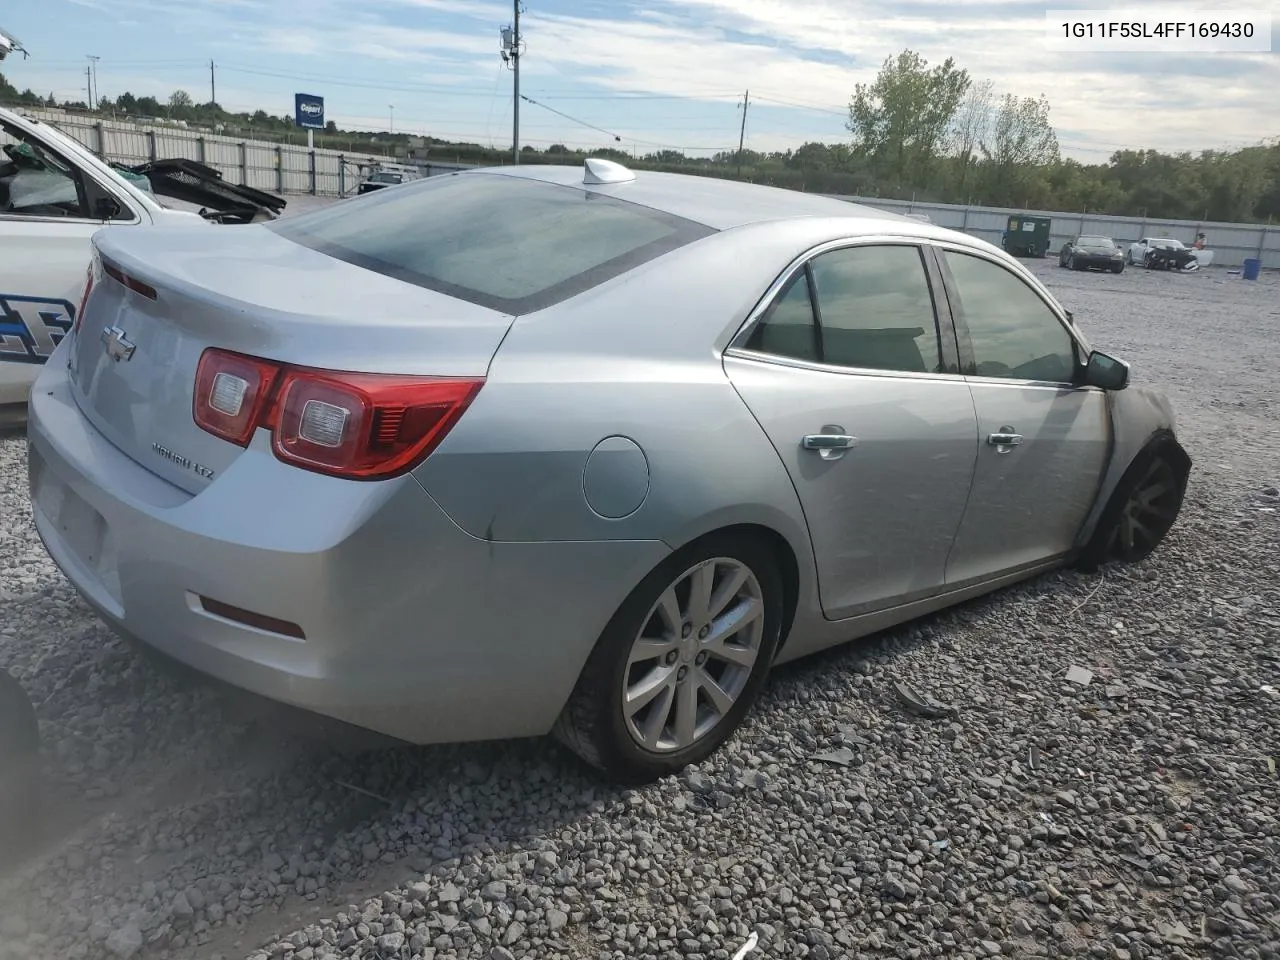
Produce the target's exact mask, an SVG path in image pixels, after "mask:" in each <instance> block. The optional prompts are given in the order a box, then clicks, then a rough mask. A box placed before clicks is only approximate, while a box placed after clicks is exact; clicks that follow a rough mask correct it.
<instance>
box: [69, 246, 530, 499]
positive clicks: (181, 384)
mask: <svg viewBox="0 0 1280 960" xmlns="http://www.w3.org/2000/svg"><path fill="white" fill-rule="evenodd" d="M94 247H95V248H96V250H97V253H98V255H99V256H100V257H101V258H102V260H103V261H104V263H107V264H111V265H112V266H113V267H115V268H116V269H118V270H119V271H120V272H122V273H123V274H125V275H126V276H128V277H130V278H132V279H134V280H136V281H140V282H141V283H142V284H145V285H149V286H151V287H153V288H154V290H155V298H154V299H151V298H150V297H149V296H147V295H145V294H144V293H140V292H137V291H135V290H133V289H129V288H127V287H126V286H124V285H123V284H122V283H120V282H119V281H118V280H116V279H114V278H112V277H111V276H109V275H108V274H106V273H105V272H103V273H100V275H99V278H98V280H97V282H96V283H95V285H94V288H93V291H92V293H91V295H90V298H89V301H88V303H87V304H86V307H85V310H84V315H83V317H82V319H81V325H80V330H79V332H78V333H77V334H76V336H75V337H74V339H73V342H72V344H71V348H70V349H71V357H70V367H71V379H72V383H73V390H74V394H75V397H76V401H77V403H78V404H79V406H80V408H81V410H82V411H83V412H84V414H85V416H86V417H87V418H88V419H89V420H90V421H91V422H92V423H93V424H94V426H95V427H97V429H98V430H99V431H100V432H101V433H102V434H103V435H104V436H106V437H107V439H108V440H110V441H111V442H112V443H113V444H115V445H116V446H117V447H118V448H120V450H122V451H123V452H124V453H126V454H128V455H129V456H130V457H132V458H133V459H134V460H136V461H137V462H138V463H140V464H141V465H142V466H144V467H146V468H147V469H148V470H151V471H152V472H153V473H156V474H157V475H159V476H162V477H164V478H165V479H166V480H168V481H169V482H171V483H173V484H175V485H177V486H179V487H181V488H182V489H184V490H186V491H188V492H189V493H198V492H199V491H200V490H202V489H204V487H205V486H207V485H208V484H209V483H210V482H212V481H213V480H214V479H216V478H217V476H218V475H220V474H221V473H222V472H223V471H225V470H226V469H228V468H229V467H230V466H231V464H232V463H234V462H235V460H236V458H237V457H238V456H240V455H241V454H243V453H244V449H243V448H241V447H238V446H236V445H235V444H232V443H228V442H227V441H225V440H222V439H220V438H218V437H215V436H213V435H212V434H209V433H207V432H205V431H204V430H202V429H200V427H198V426H197V425H196V423H195V420H194V419H193V416H192V399H193V393H194V388H195V377H196V368H197V365H198V364H199V361H200V356H201V354H202V353H203V352H204V350H205V348H207V347H220V348H222V349H225V350H234V351H237V352H240V353H245V354H249V355H251V356H255V357H260V358H263V359H267V360H274V361H278V362H281V363H289V364H295V365H299V366H309V367H320V368H324V369H329V370H348V371H361V372H366V373H400V374H416V375H425V376H483V375H484V374H485V373H486V371H487V370H488V367H489V361H490V360H491V359H492V357H493V355H494V353H495V352H496V351H497V349H498V346H499V344H500V343H501V342H502V339H503V337H504V336H505V335H506V333H507V330H508V329H509V328H510V326H511V323H512V320H513V318H512V317H511V316H509V315H507V314H504V313H500V312H498V311H495V310H490V309H488V308H486V307H480V306H477V305H475V304H471V303H468V302H465V301H462V300H458V299H455V298H453V297H449V296H445V295H444V294H440V293H436V292H434V291H431V290H427V289H424V288H421V287H416V286H413V285H411V284H408V283H405V282H402V281H399V280H394V279H391V278H389V277H384V276H382V275H380V274H376V273H373V272H372V271H368V270H364V269H362V268H360V267H356V266H353V265H351V264H348V263H344V262H342V261H340V260H335V259H333V258H331V257H328V256H326V255H324V254H321V253H317V252H316V251H314V250H310V249H308V248H306V247H302V246H300V245H298V244H296V243H293V242H292V241H290V240H286V239H284V238H283V237H280V236H277V235H276V234H274V233H272V232H270V231H268V230H266V229H264V228H262V227H259V226H222V227H218V228H217V229H213V230H192V229H190V228H175V229H166V228H162V227H156V228H153V229H152V228H149V229H146V230H104V231H101V232H99V233H98V234H97V235H96V236H95V238H94ZM130 348H132V349H130Z"/></svg>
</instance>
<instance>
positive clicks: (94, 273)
mask: <svg viewBox="0 0 1280 960" xmlns="http://www.w3.org/2000/svg"><path fill="white" fill-rule="evenodd" d="M101 265H102V261H100V260H99V259H98V255H97V254H96V253H95V254H94V255H93V259H91V260H90V261H89V268H88V269H87V270H85V273H84V292H83V293H82V294H80V309H78V310H77V311H76V318H75V320H74V321H72V324H71V330H72V332H73V333H79V332H80V324H81V322H82V321H83V320H84V308H85V305H86V304H87V303H88V302H89V294H90V293H92V292H93V284H94V281H95V280H97V279H98V269H99V267H101Z"/></svg>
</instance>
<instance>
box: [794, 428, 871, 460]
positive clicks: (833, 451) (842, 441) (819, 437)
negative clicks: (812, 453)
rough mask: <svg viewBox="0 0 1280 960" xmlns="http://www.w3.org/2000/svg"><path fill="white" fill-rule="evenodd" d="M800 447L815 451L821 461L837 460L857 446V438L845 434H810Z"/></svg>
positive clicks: (801, 442)
mask: <svg viewBox="0 0 1280 960" xmlns="http://www.w3.org/2000/svg"><path fill="white" fill-rule="evenodd" d="M800 445H801V446H802V447H804V449H806V450H817V451H818V456H820V457H822V459H823V460H838V459H839V458H840V457H843V456H844V455H845V452H846V451H848V450H852V449H853V448H854V447H856V446H857V445H858V438H857V437H851V436H849V435H848V434H847V433H810V434H808V435H806V436H805V437H804V438H803V439H802V440H801V441H800Z"/></svg>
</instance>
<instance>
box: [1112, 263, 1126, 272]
mask: <svg viewBox="0 0 1280 960" xmlns="http://www.w3.org/2000/svg"><path fill="white" fill-rule="evenodd" d="M1111 272H1112V273H1124V261H1123V260H1121V261H1120V262H1119V263H1117V264H1115V265H1114V266H1112V268H1111Z"/></svg>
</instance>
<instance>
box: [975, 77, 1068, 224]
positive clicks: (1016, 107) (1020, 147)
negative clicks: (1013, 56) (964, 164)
mask: <svg viewBox="0 0 1280 960" xmlns="http://www.w3.org/2000/svg"><path fill="white" fill-rule="evenodd" d="M983 152H984V153H985V154H986V155H987V159H988V160H989V161H990V162H989V164H988V166H987V170H986V173H987V185H988V196H998V197H1000V198H1001V201H1002V202H1006V203H1014V204H1019V203H1027V202H1030V201H1031V197H1032V195H1033V194H1036V195H1041V194H1043V195H1044V199H1043V200H1041V201H1040V202H1041V203H1048V202H1050V201H1049V199H1048V194H1047V179H1045V178H1043V177H1041V174H1042V173H1043V172H1044V169H1045V168H1047V167H1050V166H1051V165H1054V164H1056V163H1057V162H1058V159H1059V153H1058V135H1057V134H1056V133H1054V131H1053V126H1052V124H1050V123H1049V101H1048V100H1047V99H1045V98H1044V96H1041V97H1039V98H1036V97H1022V98H1019V97H1016V96H1014V95H1013V94H1011V93H1007V94H1005V96H1004V98H1003V99H1002V100H1001V101H1000V111H999V113H997V114H996V121H995V133H994V137H993V140H992V144H991V146H990V147H986V148H984V151H983Z"/></svg>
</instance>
